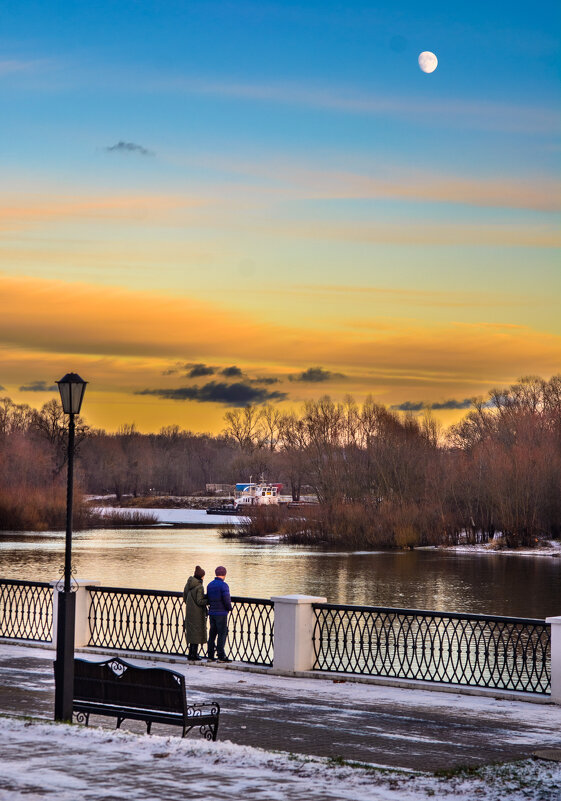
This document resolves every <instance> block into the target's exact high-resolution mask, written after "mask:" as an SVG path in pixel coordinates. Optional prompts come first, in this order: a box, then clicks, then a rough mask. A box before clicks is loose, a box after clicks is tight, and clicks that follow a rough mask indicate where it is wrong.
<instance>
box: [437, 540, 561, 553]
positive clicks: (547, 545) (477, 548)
mask: <svg viewBox="0 0 561 801" xmlns="http://www.w3.org/2000/svg"><path fill="white" fill-rule="evenodd" d="M445 550H447V551H454V552H455V553H490V554H501V555H502V554H504V555H508V556H512V555H514V556H559V557H561V541H559V542H558V541H556V540H551V541H550V542H548V541H544V542H541V543H540V544H539V545H538V546H537V547H536V548H497V541H496V540H495V541H493V542H490V543H487V544H485V545H447V546H446V548H445Z"/></svg>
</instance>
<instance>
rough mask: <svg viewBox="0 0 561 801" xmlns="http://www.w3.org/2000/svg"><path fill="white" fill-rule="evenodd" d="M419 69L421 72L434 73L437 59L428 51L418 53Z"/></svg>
mask: <svg viewBox="0 0 561 801" xmlns="http://www.w3.org/2000/svg"><path fill="white" fill-rule="evenodd" d="M419 67H420V68H421V69H422V70H423V72H434V71H435V69H436V68H437V67H438V59H437V57H436V56H435V55H434V53H431V51H430V50H423V52H422V53H419Z"/></svg>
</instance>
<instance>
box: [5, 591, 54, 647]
mask: <svg viewBox="0 0 561 801" xmlns="http://www.w3.org/2000/svg"><path fill="white" fill-rule="evenodd" d="M0 638H9V639H15V640H33V641H35V642H52V639H53V588H52V586H51V585H50V584H49V583H48V582H46V581H18V580H17V579H1V580H0Z"/></svg>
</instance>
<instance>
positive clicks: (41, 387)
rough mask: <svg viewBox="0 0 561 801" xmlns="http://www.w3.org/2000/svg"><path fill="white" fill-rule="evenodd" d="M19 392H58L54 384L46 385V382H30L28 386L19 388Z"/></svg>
mask: <svg viewBox="0 0 561 801" xmlns="http://www.w3.org/2000/svg"><path fill="white" fill-rule="evenodd" d="M19 391H20V392H58V387H57V385H56V384H47V382H46V381H43V380H40V381H32V382H31V383H30V384H27V385H25V386H22V387H20V388H19Z"/></svg>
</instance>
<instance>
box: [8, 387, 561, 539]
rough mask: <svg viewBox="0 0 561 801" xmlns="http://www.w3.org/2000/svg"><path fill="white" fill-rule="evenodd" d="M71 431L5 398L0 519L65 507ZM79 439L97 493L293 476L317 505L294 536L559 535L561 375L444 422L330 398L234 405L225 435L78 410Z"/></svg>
mask: <svg viewBox="0 0 561 801" xmlns="http://www.w3.org/2000/svg"><path fill="white" fill-rule="evenodd" d="M66 436H67V421H66V419H65V416H64V414H63V412H62V409H61V408H60V404H59V403H58V401H55V400H51V401H49V402H48V403H46V404H45V405H44V406H43V407H42V409H40V410H35V409H32V408H30V407H29V406H27V405H25V404H15V403H13V402H12V401H11V400H9V399H8V398H4V399H1V400H0V456H1V462H0V527H2V528H10V527H16V526H13V525H12V526H10V525H8V523H9V522H10V521H9V517H10V512H9V508H11V507H10V503H12V507H13V505H14V498H15V497H20V498H25V499H27V501H28V505H29V501H30V499H31V498H33V497H34V498H38V499H39V500H38V501H37V504H36V505H37V510H36V515H37V516H38V517H39V518H40V517H41V511H40V506H41V504H40V496H41V495H42V496H43V498H51V499H54V498H60V499H61V503H62V505H64V499H63V489H64V486H65V470H64V468H65V463H66ZM77 447H78V457H79V458H78V459H77V462H76V464H77V473H78V475H77V478H78V485H79V489H80V490H81V492H82V493H86V494H91V495H104V494H108V493H112V494H114V495H115V496H116V497H117V499H122V498H123V497H124V496H125V495H130V496H133V497H134V496H136V497H141V496H146V495H152V496H153V495H168V496H185V495H193V494H196V493H199V494H203V493H204V491H205V486H206V485H207V484H211V483H224V484H234V483H236V482H237V481H241V480H247V479H249V477H250V476H253V477H254V479H255V478H257V477H261V476H263V477H264V478H265V479H266V480H271V481H280V482H283V483H284V484H285V486H286V488H287V490H288V491H289V492H290V494H291V495H292V498H293V499H294V500H295V501H297V500H299V499H300V496H301V494H302V491H303V489H304V488H309V489H311V491H313V492H314V493H315V494H316V495H317V498H318V500H319V502H320V505H319V506H318V507H317V508H316V509H313V510H310V512H309V513H308V514H302V517H298V518H295V516H292V517H290V518H287V519H286V520H284V522H282V521H281V525H282V526H283V527H284V530H285V531H286V532H287V534H288V535H289V536H290V537H292V538H295V539H297V538H300V539H301V540H308V541H327V542H330V543H331V544H337V543H341V544H347V545H348V544H353V545H357V546H359V547H368V546H372V547H376V546H378V547H380V546H389V547H392V546H393V547H405V546H412V545H429V544H437V543H450V544H452V543H457V542H459V541H466V540H467V541H468V542H471V543H477V542H488V541H489V540H492V539H493V537H494V535H495V534H497V533H501V534H502V535H503V538H502V542H504V543H506V544H507V545H508V546H517V545H525V546H528V545H533V544H535V543H536V542H537V541H539V540H540V539H547V538H559V537H560V535H561V376H560V375H558V376H554V377H552V378H551V379H550V380H549V381H546V380H544V379H541V378H537V377H529V378H524V379H521V380H520V381H518V382H517V383H515V384H513V385H512V386H510V387H508V388H506V389H501V390H498V389H497V390H492V391H491V392H490V393H489V396H488V398H487V399H485V400H483V399H478V400H474V401H473V404H472V408H471V410H470V411H469V412H468V413H467V414H466V416H465V417H464V418H463V420H462V421H461V422H460V423H458V424H457V425H455V426H452V427H451V428H449V429H448V430H446V431H444V430H442V429H441V428H440V426H439V425H438V424H437V422H436V421H435V419H434V418H433V417H432V415H431V413H430V411H427V412H425V413H424V415H422V416H420V417H416V416H414V415H412V414H405V415H404V414H400V413H396V412H393V411H391V410H388V409H387V408H386V407H385V406H383V405H380V404H377V403H376V402H375V401H374V400H373V399H372V398H370V397H369V398H367V399H366V400H365V401H364V403H362V404H358V403H356V402H355V401H354V400H353V399H352V398H351V397H347V398H346V399H345V400H344V401H342V402H336V401H333V400H332V399H330V398H329V397H323V398H320V399H319V400H314V401H309V402H307V403H305V404H304V405H303V407H302V408H301V409H300V410H299V411H298V412H296V411H293V412H290V413H281V411H280V410H279V409H278V408H277V407H275V406H272V405H266V406H261V407H259V406H247V407H244V408H240V409H233V410H231V411H228V412H227V413H226V414H225V417H224V430H223V431H222V433H221V434H220V435H218V436H212V435H210V434H195V433H192V432H190V431H186V430H184V429H181V428H179V427H178V426H168V427H165V428H162V429H161V430H160V431H159V432H158V433H153V434H142V433H140V432H139V431H137V430H136V428H135V426H134V425H133V424H128V425H125V426H123V427H122V428H120V429H119V430H118V431H117V432H116V433H107V432H105V431H102V430H92V429H90V428H88V426H87V425H86V424H85V422H84V421H83V420H81V419H80V420H78V421H77ZM10 498H11V499H12V500H11V501H10ZM3 510H4V511H3ZM271 514H273V513H271ZM37 522H38V524H39V527H41V520H40V519H39V520H38V521H37ZM12 523H13V520H12ZM43 524H44V521H43Z"/></svg>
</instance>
